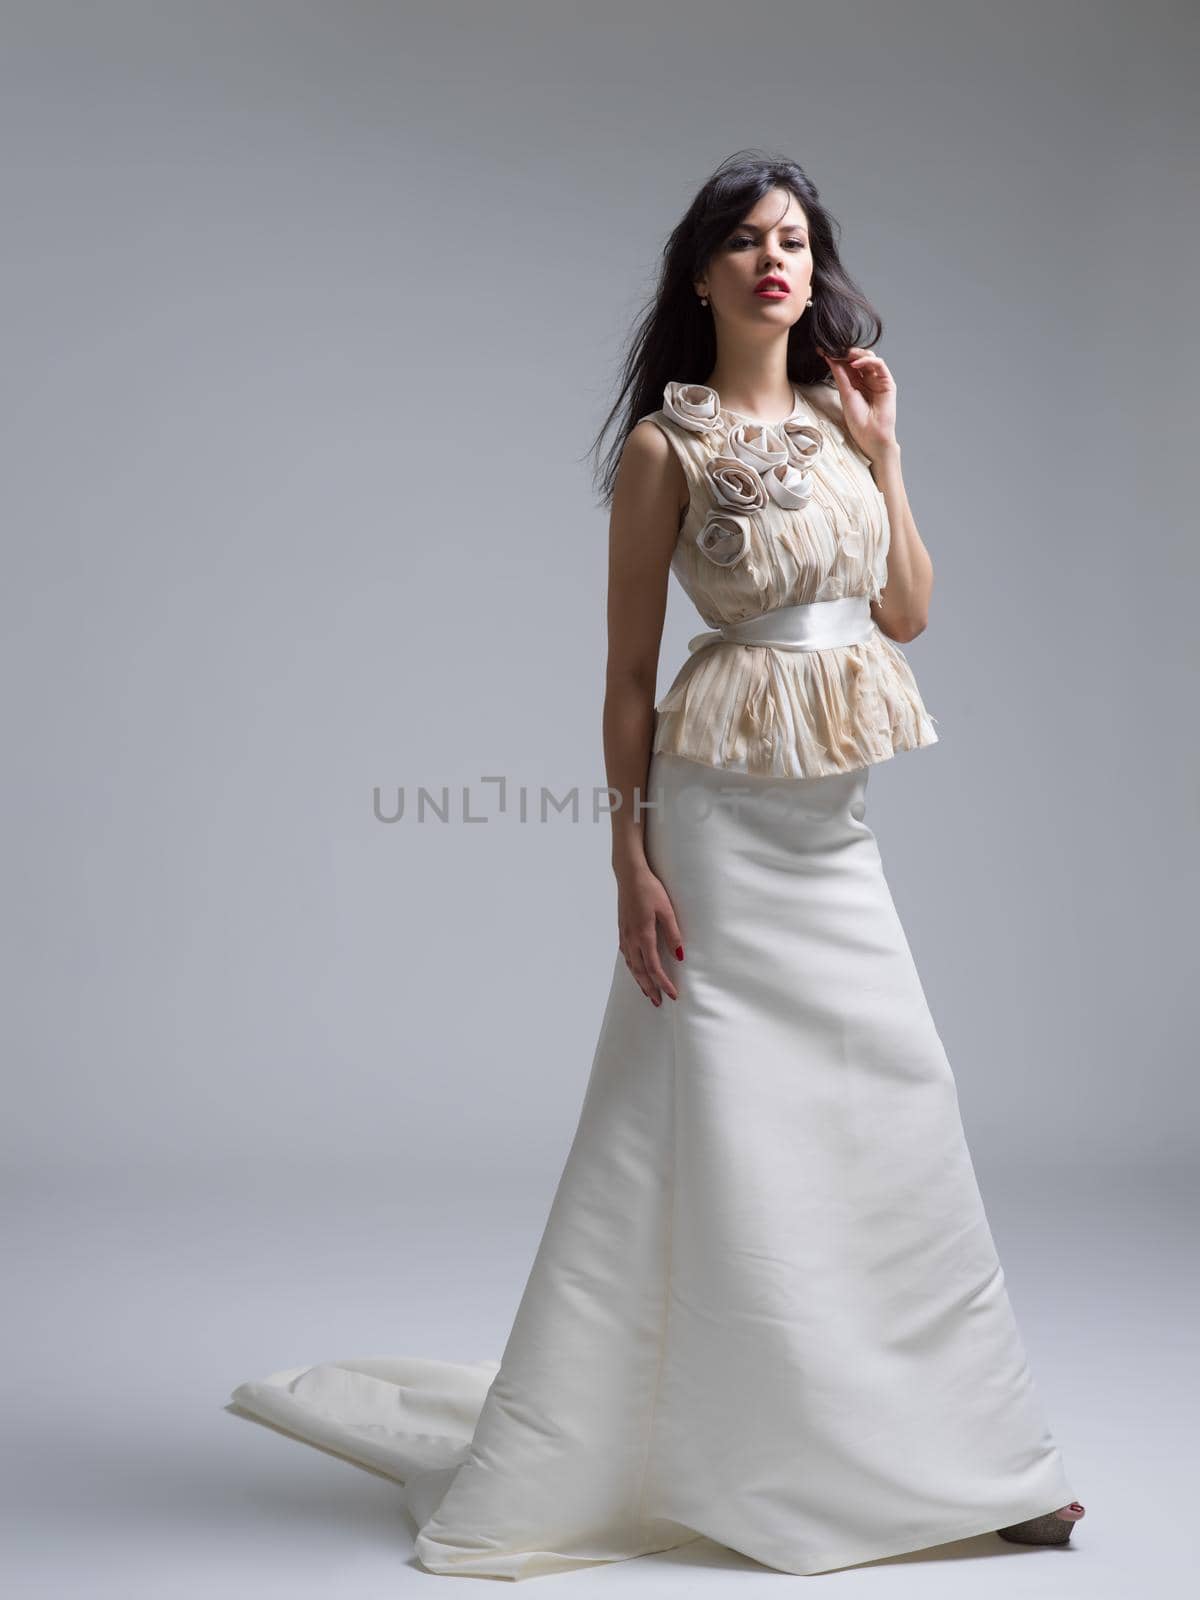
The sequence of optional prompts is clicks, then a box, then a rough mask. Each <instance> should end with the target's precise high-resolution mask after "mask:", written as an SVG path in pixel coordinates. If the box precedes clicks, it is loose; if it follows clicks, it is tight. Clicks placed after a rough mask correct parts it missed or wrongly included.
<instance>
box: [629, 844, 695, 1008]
mask: <svg viewBox="0 0 1200 1600" xmlns="http://www.w3.org/2000/svg"><path fill="white" fill-rule="evenodd" d="M660 924H661V925H662V929H663V932H664V934H665V935H666V939H667V944H668V946H669V947H670V949H671V950H673V951H674V952H675V959H676V960H677V961H682V960H683V934H682V933H681V932H680V929H679V923H678V922H677V920H676V918H675V908H674V906H672V904H671V897H670V895H669V894H668V893H667V891H666V888H665V887H664V885H663V883H662V881H661V879H659V878H657V877H656V876H655V875H654V873H653V872H652V871H651V870H650V867H649V865H646V864H643V865H639V866H637V867H633V868H630V869H629V870H627V871H626V872H623V873H622V874H621V875H620V876H619V877H618V879H617V926H618V933H619V939H620V946H621V954H622V955H623V956H624V957H625V965H626V966H627V967H628V968H629V970H630V972H631V973H632V974H633V977H634V980H635V982H636V983H637V985H638V987H639V988H640V989H641V991H642V993H643V994H644V995H645V996H646V997H647V998H648V999H649V1000H650V1002H651V1004H653V1005H656V1006H660V1005H662V996H663V993H666V994H669V995H670V997H671V999H672V1000H678V998H679V994H678V991H677V990H676V988H675V985H674V984H673V983H672V982H671V979H670V978H669V977H668V975H667V973H666V971H665V970H664V968H663V964H662V957H661V955H660V954H659V946H658V930H659V925H660Z"/></svg>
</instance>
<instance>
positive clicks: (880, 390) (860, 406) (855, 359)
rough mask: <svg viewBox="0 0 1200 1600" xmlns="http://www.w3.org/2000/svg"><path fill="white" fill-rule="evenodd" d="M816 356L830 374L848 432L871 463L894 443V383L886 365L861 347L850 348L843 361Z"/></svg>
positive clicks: (823, 355) (821, 352)
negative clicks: (838, 395)
mask: <svg viewBox="0 0 1200 1600" xmlns="http://www.w3.org/2000/svg"><path fill="white" fill-rule="evenodd" d="M817 354H818V355H819V356H820V357H821V358H822V359H823V360H824V361H825V363H826V365H827V366H828V367H829V369H830V371H831V372H832V373H833V377H834V382H835V383H836V384H837V386H838V392H839V394H840V395H841V397H842V412H843V414H844V416H845V418H846V429H847V432H848V433H849V434H850V436H851V438H852V439H853V440H854V442H855V444H856V445H857V446H858V448H859V449H860V450H861V451H862V453H863V455H865V456H866V457H867V458H868V459H869V460H871V461H874V460H875V459H876V457H877V456H879V455H881V454H882V453H883V452H884V451H885V450H887V449H888V448H889V447H890V446H893V445H895V443H896V380H895V379H894V378H893V377H892V375H891V373H890V372H889V371H888V366H887V362H886V361H884V360H883V358H882V357H881V356H877V355H873V354H872V353H871V351H870V350H864V349H863V348H862V346H861V345H851V346H850V349H849V351H848V352H847V354H846V356H845V358H844V359H841V358H838V357H834V356H831V355H829V354H828V353H827V352H826V351H824V350H821V349H818V351H817Z"/></svg>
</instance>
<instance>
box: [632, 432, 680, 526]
mask: <svg viewBox="0 0 1200 1600" xmlns="http://www.w3.org/2000/svg"><path fill="white" fill-rule="evenodd" d="M617 481H618V483H619V484H621V485H622V486H623V487H624V488H625V489H627V490H629V491H631V492H632V493H634V494H636V495H637V496H638V497H639V498H646V497H652V498H654V499H659V500H669V501H670V502H671V503H672V504H673V505H674V506H675V507H676V508H677V509H678V510H679V511H680V512H681V513H682V512H683V511H684V510H686V509H687V504H688V485H687V476H686V474H685V472H684V470H683V466H682V463H681V462H680V460H679V455H678V452H677V451H676V449H675V447H674V445H673V444H672V443H671V440H670V439H669V438H668V437H667V434H666V431H665V430H664V429H663V428H661V427H660V426H659V424H658V422H657V421H656V420H655V417H654V414H653V413H651V414H650V415H649V416H645V417H642V419H641V420H640V421H639V422H635V423H634V425H633V427H632V428H631V429H630V430H629V433H628V435H627V436H626V439H625V444H624V447H623V449H622V451H621V462H620V467H619V471H618V480H617Z"/></svg>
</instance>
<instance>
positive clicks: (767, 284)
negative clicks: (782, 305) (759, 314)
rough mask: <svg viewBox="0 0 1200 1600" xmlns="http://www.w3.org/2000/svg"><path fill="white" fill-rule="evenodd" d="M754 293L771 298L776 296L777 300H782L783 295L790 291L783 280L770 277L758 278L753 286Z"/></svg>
mask: <svg viewBox="0 0 1200 1600" xmlns="http://www.w3.org/2000/svg"><path fill="white" fill-rule="evenodd" d="M754 292H755V294H766V295H769V296H771V297H776V296H778V297H779V298H782V297H783V296H784V295H786V294H790V293H791V290H790V289H789V288H788V286H787V283H786V282H785V281H784V279H782V278H776V277H774V276H771V277H766V278H760V279H759V280H758V282H757V283H756V284H755V285H754Z"/></svg>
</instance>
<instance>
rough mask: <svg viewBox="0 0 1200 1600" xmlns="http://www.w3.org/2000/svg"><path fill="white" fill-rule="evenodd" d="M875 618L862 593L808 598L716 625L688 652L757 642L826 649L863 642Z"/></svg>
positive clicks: (785, 647)
mask: <svg viewBox="0 0 1200 1600" xmlns="http://www.w3.org/2000/svg"><path fill="white" fill-rule="evenodd" d="M874 628H875V619H874V618H873V617H872V615H871V602H870V600H869V599H868V597H867V596H866V595H865V594H853V595H846V596H844V597H843V598H842V599H840V600H811V601H809V603H808V604H807V605H802V606H780V607H778V609H777V610H775V611H764V612H763V614H762V616H759V617H748V618H747V619H746V620H745V622H723V623H722V624H721V626H720V627H719V628H713V629H711V630H710V631H709V632H707V633H698V634H696V636H695V637H694V638H692V639H689V640H688V651H689V653H691V652H692V651H694V650H703V649H704V648H705V647H706V646H707V645H710V644H720V643H722V642H728V643H731V644H756V645H763V646H767V647H770V648H771V649H774V650H829V649H832V648H833V647H834V646H835V645H839V644H862V643H863V642H864V641H865V640H867V639H869V638H870V637H871V634H872V632H873V631H874Z"/></svg>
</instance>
